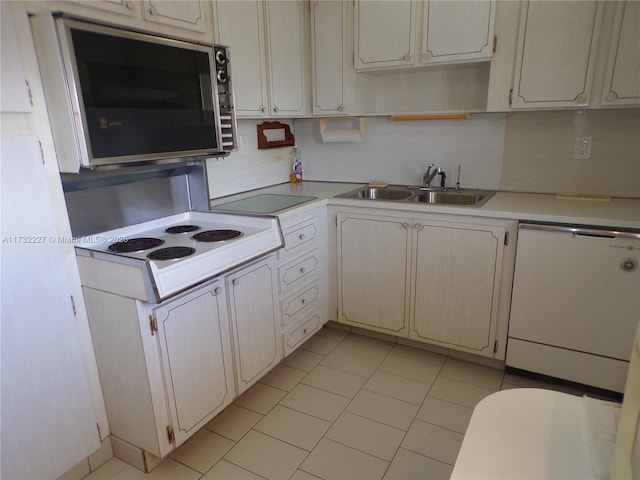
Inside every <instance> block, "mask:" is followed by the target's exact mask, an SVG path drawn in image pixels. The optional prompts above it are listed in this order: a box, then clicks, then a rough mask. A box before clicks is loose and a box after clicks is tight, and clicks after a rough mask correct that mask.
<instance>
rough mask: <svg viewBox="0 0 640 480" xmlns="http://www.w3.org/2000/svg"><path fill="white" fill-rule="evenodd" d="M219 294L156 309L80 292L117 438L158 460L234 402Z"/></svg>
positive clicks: (196, 294) (198, 294)
mask: <svg viewBox="0 0 640 480" xmlns="http://www.w3.org/2000/svg"><path fill="white" fill-rule="evenodd" d="M225 289H226V287H225V283H224V281H223V280H221V279H217V280H215V281H213V282H210V283H208V284H206V285H204V286H202V287H200V288H198V289H195V290H193V291H190V292H189V293H186V294H183V295H180V296H178V297H175V298H173V299H171V300H168V301H166V302H164V303H161V304H159V305H154V304H148V303H145V302H142V301H140V300H135V299H132V298H128V297H122V296H119V295H116V294H113V293H108V292H104V291H100V290H94V289H91V288H85V289H84V291H85V298H86V300H87V306H88V309H89V319H90V322H91V331H92V334H93V341H94V346H95V350H96V357H97V359H98V368H99V371H100V378H101V381H102V385H103V389H104V395H105V401H106V404H107V412H108V415H109V422H110V425H111V432H112V434H113V435H114V436H115V437H117V438H118V439H121V440H124V441H126V442H127V443H129V444H131V445H133V446H135V447H138V448H139V449H142V450H144V451H146V452H149V453H151V454H153V455H155V456H157V457H163V456H165V455H166V454H167V453H169V452H170V451H171V450H173V449H174V448H175V447H177V446H178V445H180V444H181V443H183V442H184V441H185V440H186V439H187V438H189V437H190V436H191V435H193V434H194V433H195V432H196V431H197V430H198V429H200V428H201V427H202V426H204V425H205V424H206V423H207V422H208V421H209V420H211V418H213V417H214V416H215V415H216V414H217V413H218V412H220V411H221V410H222V409H223V408H224V407H225V406H227V405H228V404H229V403H231V401H232V400H233V399H234V398H235V393H236V391H235V382H234V370H233V357H232V353H231V351H232V347H231V339H230V333H229V317H228V314H227V296H226V290H225Z"/></svg>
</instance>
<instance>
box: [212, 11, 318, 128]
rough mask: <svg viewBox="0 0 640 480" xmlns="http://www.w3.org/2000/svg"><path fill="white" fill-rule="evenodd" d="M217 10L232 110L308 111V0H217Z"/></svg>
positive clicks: (243, 113)
mask: <svg viewBox="0 0 640 480" xmlns="http://www.w3.org/2000/svg"><path fill="white" fill-rule="evenodd" d="M216 9H217V11H216V13H217V15H216V18H217V27H218V28H217V31H218V41H219V42H220V43H221V44H224V45H227V46H229V47H230V55H231V68H232V72H231V73H232V75H233V77H232V81H233V88H234V94H235V106H236V115H237V116H238V117H245V118H247V117H248V118H255V117H299V116H305V115H307V114H308V112H309V99H310V91H309V85H310V80H309V72H310V67H309V35H308V32H309V28H308V22H309V15H308V3H306V2H304V1H270V2H263V1H230V0H221V1H218V2H216Z"/></svg>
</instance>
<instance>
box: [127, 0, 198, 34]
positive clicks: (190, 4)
mask: <svg viewBox="0 0 640 480" xmlns="http://www.w3.org/2000/svg"><path fill="white" fill-rule="evenodd" d="M125 3H127V2H125ZM205 5H206V2H200V1H197V0H196V1H191V0H187V1H184V0H183V1H180V2H176V1H173V2H167V1H166V0H144V2H143V10H142V14H143V16H144V19H145V20H147V21H148V22H155V23H160V24H163V25H169V26H172V27H179V28H185V29H187V30H192V31H195V32H202V33H205V32H206V31H207V29H208V28H209V25H208V24H207V19H206V15H205V8H206V7H205Z"/></svg>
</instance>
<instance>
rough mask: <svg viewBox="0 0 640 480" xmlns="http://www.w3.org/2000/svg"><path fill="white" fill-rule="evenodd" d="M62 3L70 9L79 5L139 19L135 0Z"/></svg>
mask: <svg viewBox="0 0 640 480" xmlns="http://www.w3.org/2000/svg"><path fill="white" fill-rule="evenodd" d="M64 3H68V4H69V6H70V7H71V8H73V7H72V5H74V4H75V5H79V4H81V5H83V6H86V7H90V8H96V9H98V10H102V11H103V12H112V13H119V14H120V15H126V16H128V17H136V16H138V17H139V15H140V2H139V1H137V0H89V1H87V0H67V1H65V2H64Z"/></svg>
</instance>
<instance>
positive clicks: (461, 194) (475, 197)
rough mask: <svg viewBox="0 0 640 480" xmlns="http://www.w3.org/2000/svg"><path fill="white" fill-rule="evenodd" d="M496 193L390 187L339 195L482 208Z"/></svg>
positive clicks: (372, 188) (366, 189)
mask: <svg viewBox="0 0 640 480" xmlns="http://www.w3.org/2000/svg"><path fill="white" fill-rule="evenodd" d="M494 193H495V192H492V191H488V190H473V189H462V190H459V191H455V190H436V189H434V190H423V189H421V188H420V187H405V186H397V185H396V186H389V187H363V188H359V189H357V190H353V191H351V192H347V193H343V194H342V195H337V196H338V197H339V198H361V199H365V200H396V201H405V202H416V203H425V204H430V205H466V206H471V207H480V206H482V205H484V204H485V203H486V202H487V200H489V199H490V198H491V197H492V196H493V195H494Z"/></svg>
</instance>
